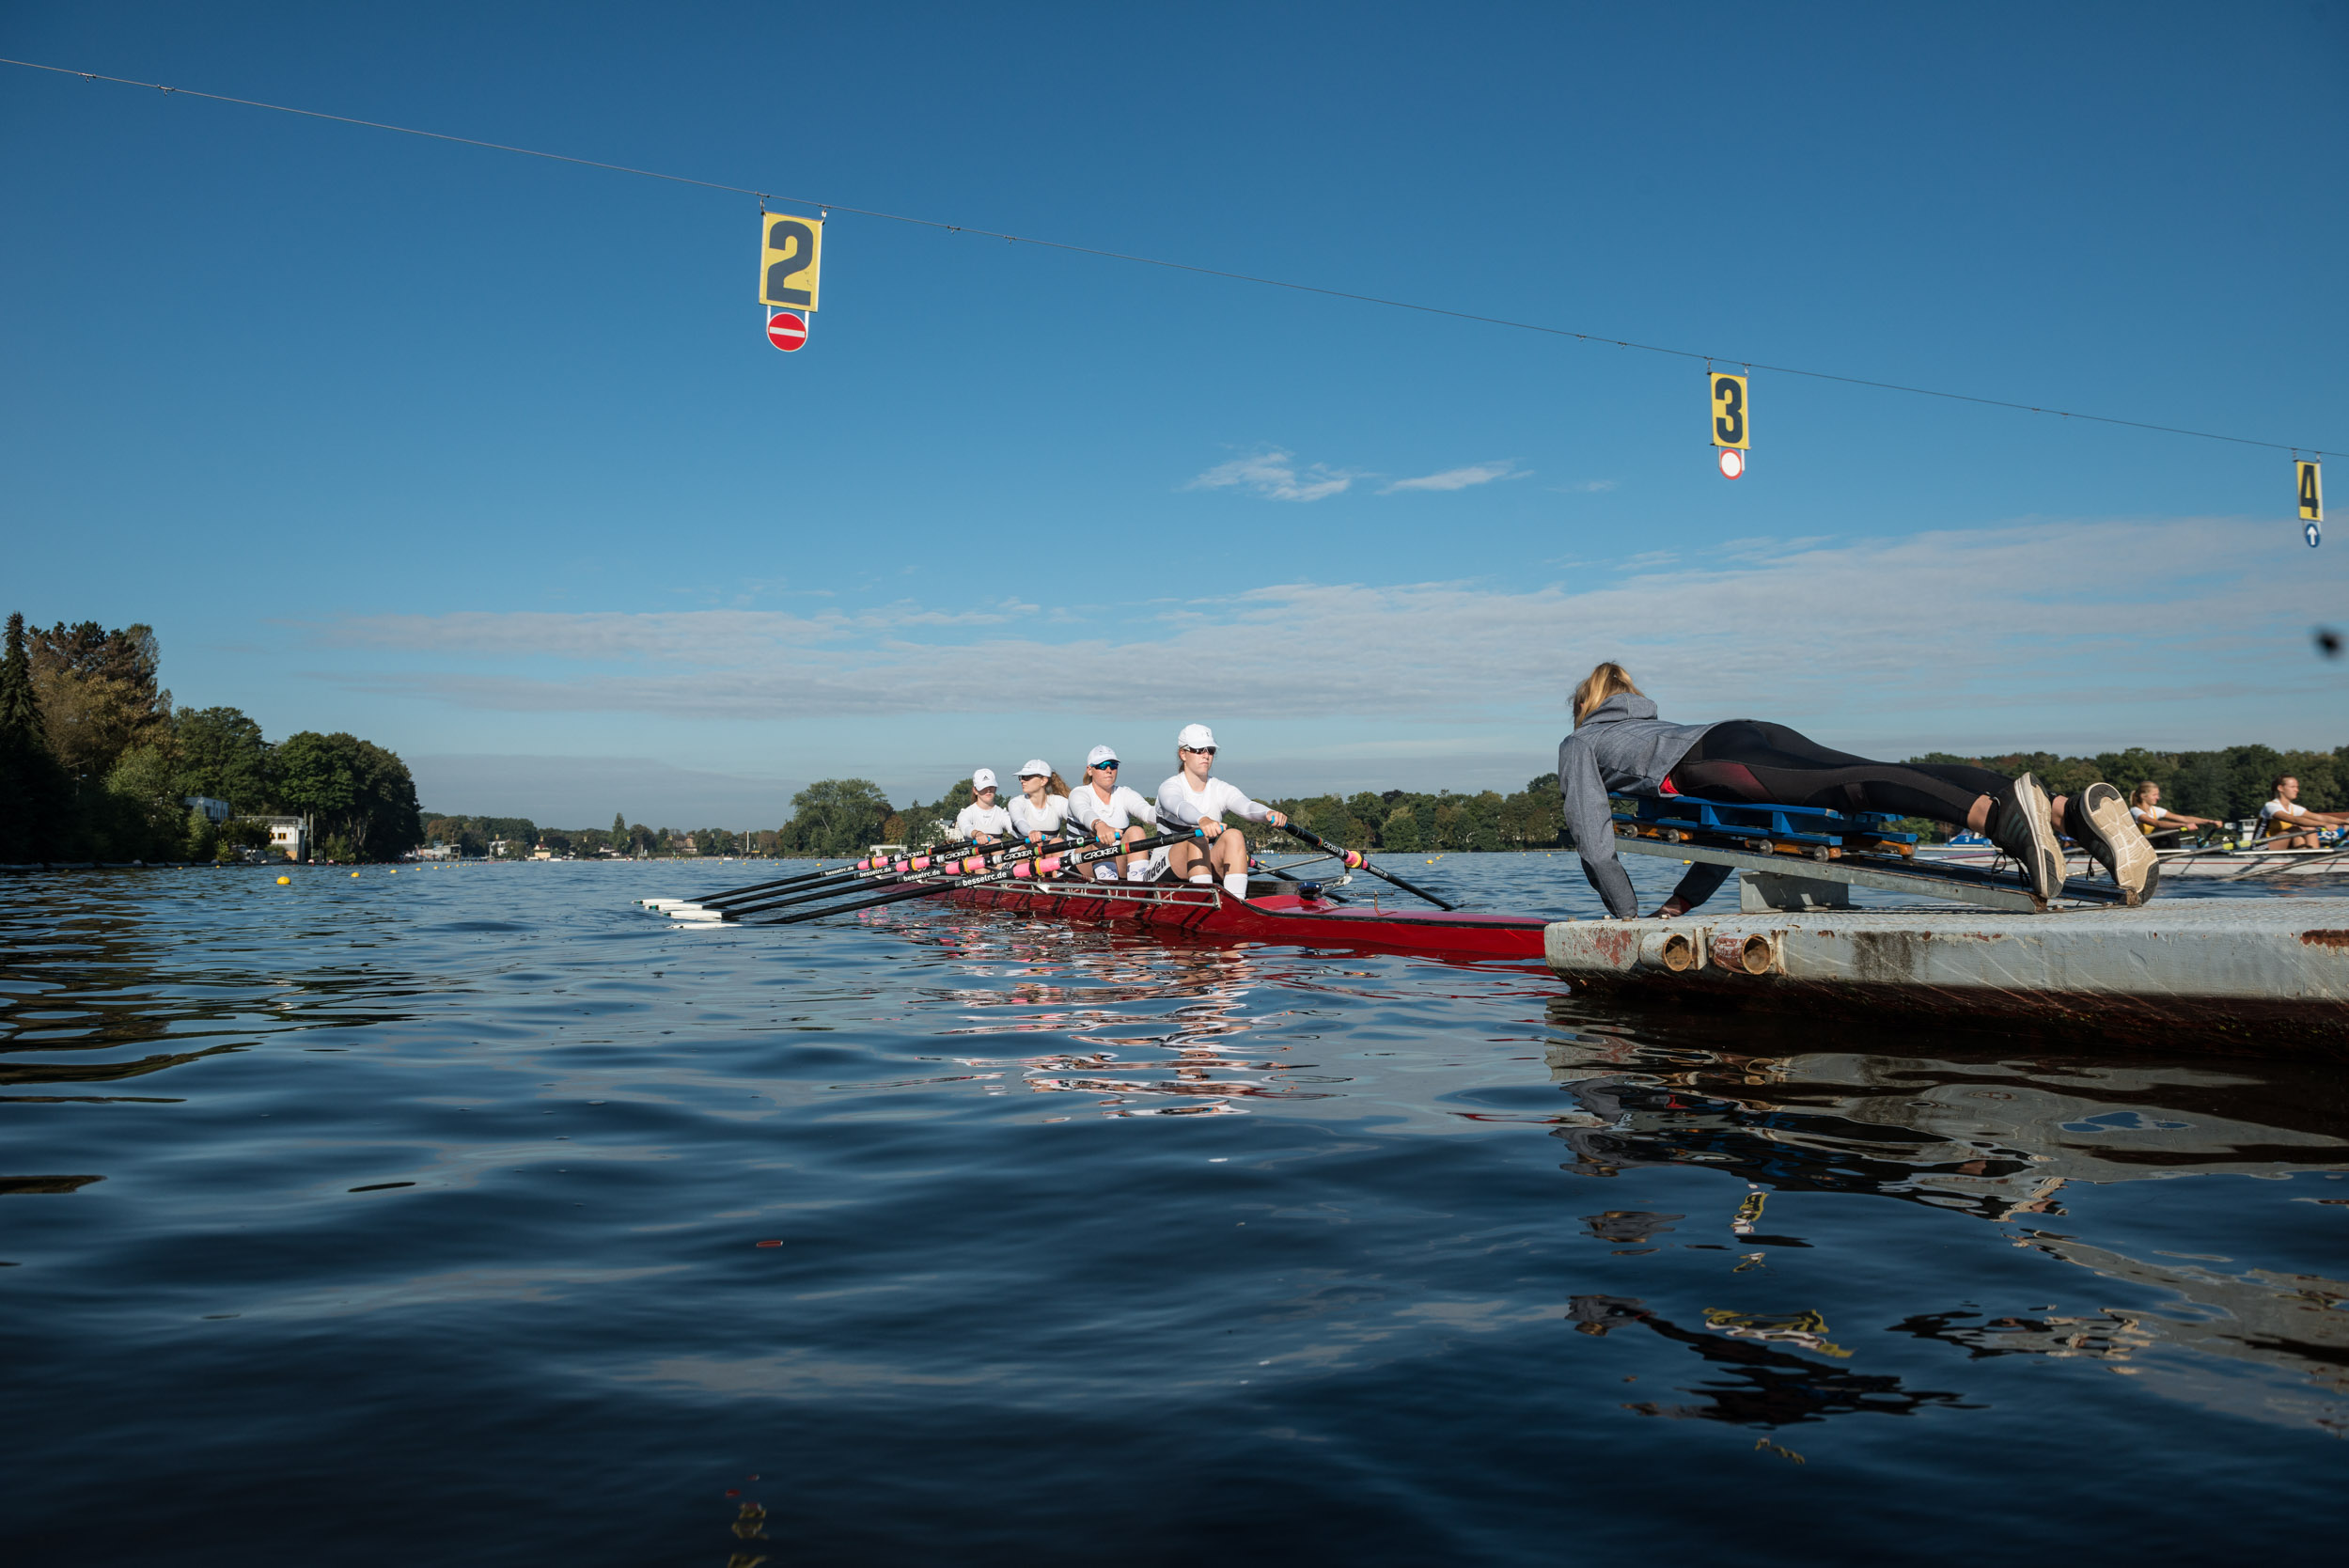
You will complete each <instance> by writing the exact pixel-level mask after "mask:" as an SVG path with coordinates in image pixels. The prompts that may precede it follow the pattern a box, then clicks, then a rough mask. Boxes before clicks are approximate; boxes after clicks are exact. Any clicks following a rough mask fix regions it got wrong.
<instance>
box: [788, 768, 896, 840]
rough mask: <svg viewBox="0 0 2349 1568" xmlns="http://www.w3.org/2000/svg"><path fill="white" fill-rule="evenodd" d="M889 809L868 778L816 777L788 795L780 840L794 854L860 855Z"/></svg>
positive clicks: (888, 813) (877, 834)
mask: <svg viewBox="0 0 2349 1568" xmlns="http://www.w3.org/2000/svg"><path fill="white" fill-rule="evenodd" d="M893 809H894V808H892V807H891V806H890V805H889V797H888V796H886V795H885V794H883V793H882V792H881V786H879V785H878V784H875V783H873V782H872V781H871V780H870V779H867V778H825V779H820V780H818V781H817V782H815V783H813V784H810V785H808V786H807V788H806V789H804V790H802V791H800V792H799V793H797V794H795V795H793V796H792V797H791V821H790V822H788V823H784V824H783V842H784V845H785V847H786V849H787V851H788V852H789V853H791V854H796V855H860V854H862V853H863V852H864V850H865V848H866V846H867V845H869V844H871V843H874V842H875V841H877V839H878V838H879V836H880V833H881V824H882V823H885V822H887V821H888V820H889V817H890V815H891V813H892V811H893Z"/></svg>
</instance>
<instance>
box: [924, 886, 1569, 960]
mask: <svg viewBox="0 0 2349 1568" xmlns="http://www.w3.org/2000/svg"><path fill="white" fill-rule="evenodd" d="M946 900H947V902H949V903H959V904H967V905H972V906H975V907H979V908H989V909H1022V910H1026V911H1027V912H1028V913H1029V914H1031V915H1044V916H1050V917H1054V918H1056V919H1063V920H1087V921H1095V922H1100V923H1104V924H1115V925H1125V924H1137V925H1151V926H1172V927H1176V928H1178V929H1180V930H1183V931H1189V932H1196V933H1198V934H1200V935H1202V936H1226V937H1237V938H1239V939H1241V940H1244V941H1251V942H1279V943H1284V944H1289V945H1292V946H1297V947H1307V948H1387V949H1396V950H1399V951H1404V952H1415V953H1426V954H1429V955H1431V956H1433V957H1441V958H1530V959H1539V958H1540V957H1541V956H1542V930H1543V927H1544V926H1546V925H1547V924H1548V923H1549V922H1548V921H1546V920H1543V919H1540V918H1537V917H1533V916H1529V915H1467V914H1461V913H1459V912H1456V911H1454V912H1449V913H1448V912H1446V911H1443V910H1436V909H1430V910H1426V911H1424V912H1423V911H1420V910H1408V911H1405V910H1395V909H1366V908H1363V907H1362V906H1361V905H1359V904H1342V903H1334V902H1330V901H1329V900H1327V899H1301V898H1299V897H1297V896H1296V895H1295V894H1294V893H1276V894H1272V895H1270V896H1268V897H1265V898H1261V899H1245V900H1244V899H1235V898H1231V897H1229V896H1228V895H1226V894H1225V893H1224V892H1223V890H1222V889H1221V888H1217V887H1200V886H1191V885H1187V884H1185V885H1177V884H1172V883H1099V884H1096V885H1094V886H1089V887H1080V886H1069V885H1066V884H1063V885H1061V886H1052V885H1050V884H1047V885H1045V886H1036V885H1035V884H1033V883H1029V884H1025V885H1023V886H1003V885H1001V884H994V885H991V886H983V887H958V888H956V889H955V890H954V891H953V892H951V893H948V894H947V895H946Z"/></svg>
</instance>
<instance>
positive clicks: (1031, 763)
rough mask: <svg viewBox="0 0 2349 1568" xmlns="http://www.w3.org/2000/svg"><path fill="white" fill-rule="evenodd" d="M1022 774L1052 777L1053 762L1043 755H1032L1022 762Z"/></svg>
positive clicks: (1030, 776)
mask: <svg viewBox="0 0 2349 1568" xmlns="http://www.w3.org/2000/svg"><path fill="white" fill-rule="evenodd" d="M1020 776H1021V777H1022V778H1050V777H1051V776H1052V764H1051V763H1050V762H1047V761H1045V760H1043V759H1042V758H1041V757H1030V758H1029V759H1028V760H1026V761H1025V762H1022V763H1021V764H1020Z"/></svg>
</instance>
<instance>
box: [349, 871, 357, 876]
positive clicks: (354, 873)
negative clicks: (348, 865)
mask: <svg viewBox="0 0 2349 1568" xmlns="http://www.w3.org/2000/svg"><path fill="white" fill-rule="evenodd" d="M351 874H352V876H357V875H358V874H359V873H358V872H356V871H353V872H352V873H351Z"/></svg>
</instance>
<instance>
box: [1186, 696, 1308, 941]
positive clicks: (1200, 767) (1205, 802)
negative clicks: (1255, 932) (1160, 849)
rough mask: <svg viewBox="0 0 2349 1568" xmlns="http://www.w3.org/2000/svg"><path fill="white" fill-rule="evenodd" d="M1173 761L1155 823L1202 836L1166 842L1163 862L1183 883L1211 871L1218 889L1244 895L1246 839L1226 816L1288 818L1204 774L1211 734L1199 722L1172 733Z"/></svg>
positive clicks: (1279, 822) (1209, 763)
mask: <svg viewBox="0 0 2349 1568" xmlns="http://www.w3.org/2000/svg"><path fill="white" fill-rule="evenodd" d="M1175 760H1176V762H1177V763H1178V764H1179V765H1180V766H1181V768H1182V771H1181V772H1180V773H1178V774H1176V775H1175V776H1173V777H1172V778H1169V779H1167V782H1165V783H1164V784H1161V785H1160V786H1158V824H1159V826H1160V827H1161V828H1162V829H1164V828H1168V827H1198V828H1201V829H1204V830H1205V832H1206V834H1207V840H1208V841H1207V843H1206V845H1205V846H1204V847H1202V846H1200V845H1199V844H1198V843H1174V844H1169V845H1167V864H1169V865H1170V866H1172V867H1173V868H1174V873H1175V875H1176V876H1178V877H1182V878H1183V879H1184V880H1186V881H1189V882H1192V883H1196V884H1205V883H1208V882H1210V881H1212V880H1213V878H1212V877H1211V875H1210V873H1211V871H1219V872H1221V873H1222V874H1223V879H1224V891H1225V892H1227V893H1229V894H1230V895H1231V896H1232V897H1233V898H1235V899H1245V898H1246V897H1247V896H1248V842H1247V838H1246V836H1245V834H1240V833H1234V832H1231V831H1229V828H1230V819H1231V818H1234V817H1241V818H1245V819H1246V820H1247V821H1249V822H1252V823H1272V824H1273V825H1274V826H1275V827H1286V826H1287V825H1288V823H1289V819H1288V818H1287V817H1284V816H1282V815H1281V814H1280V813H1279V812H1277V811H1276V810H1274V809H1273V808H1271V807H1269V806H1260V805H1258V804H1257V803H1256V802H1255V801H1252V800H1250V799H1249V798H1248V797H1247V796H1245V795H1244V794H1242V793H1241V792H1239V791H1238V790H1236V789H1234V788H1233V787H1232V786H1230V785H1229V784H1227V783H1225V782H1224V781H1223V780H1222V779H1220V778H1213V777H1210V776H1209V775H1210V774H1211V773H1212V772H1213V770H1214V766H1215V734H1214V731H1213V730H1211V729H1208V728H1207V726H1205V725H1203V724H1186V725H1184V726H1183V727H1182V733H1181V734H1180V735H1177V736H1176V737H1175Z"/></svg>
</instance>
